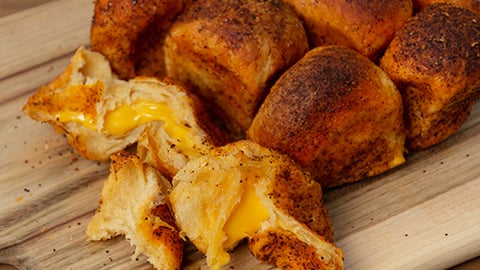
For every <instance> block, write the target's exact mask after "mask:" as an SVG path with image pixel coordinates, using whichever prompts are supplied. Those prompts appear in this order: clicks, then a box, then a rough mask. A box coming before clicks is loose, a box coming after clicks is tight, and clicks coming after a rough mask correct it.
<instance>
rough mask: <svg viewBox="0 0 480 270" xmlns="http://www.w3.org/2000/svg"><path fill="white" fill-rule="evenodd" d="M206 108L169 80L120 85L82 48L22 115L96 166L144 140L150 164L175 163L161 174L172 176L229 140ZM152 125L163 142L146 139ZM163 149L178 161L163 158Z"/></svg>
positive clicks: (103, 63)
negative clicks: (64, 140)
mask: <svg viewBox="0 0 480 270" xmlns="http://www.w3.org/2000/svg"><path fill="white" fill-rule="evenodd" d="M202 106H203V105H202V104H201V103H200V100H199V99H198V98H196V97H195V96H193V95H192V94H190V93H187V91H186V90H185V89H184V88H183V87H182V86H181V85H180V84H178V83H175V82H173V81H171V80H163V81H160V80H157V79H154V78H148V77H137V78H134V79H132V80H130V81H124V80H119V79H117V78H116V76H115V74H114V73H112V71H111V69H110V66H109V63H108V61H107V60H106V59H105V58H104V57H103V56H102V55H101V54H99V53H96V52H92V51H89V50H86V49H84V48H79V49H78V50H77V52H76V53H75V55H74V56H73V57H72V60H71V63H70V65H69V66H68V67H67V68H66V69H65V71H64V72H63V73H62V74H61V75H60V76H59V77H58V78H56V79H55V80H54V81H53V82H51V83H50V84H48V85H47V86H44V87H42V88H41V89H40V90H39V91H37V92H36V93H35V94H34V95H33V96H32V97H30V99H29V100H28V102H27V104H26V105H25V106H24V108H23V110H24V111H25V112H26V113H27V114H28V115H29V116H30V117H31V118H33V119H34V120H37V121H41V122H47V123H50V124H51V125H53V126H54V127H55V128H57V129H58V130H60V131H62V132H64V133H65V134H66V135H67V137H68V140H69V141H70V144H71V145H72V146H73V147H74V148H75V149H76V150H77V151H78V152H79V153H80V154H81V155H82V156H84V157H85V158H88V159H92V160H108V158H109V157H110V155H111V154H112V153H114V152H117V151H119V150H122V149H125V148H126V147H127V146H129V145H131V144H133V143H135V142H137V141H138V140H139V139H140V138H141V137H142V138H143V139H142V140H143V142H142V143H141V147H142V148H148V149H149V150H151V151H153V153H152V154H153V155H155V156H154V157H152V158H154V159H155V161H156V162H155V163H152V164H153V165H158V164H159V163H161V162H171V164H163V166H162V168H161V169H163V170H162V173H166V174H167V175H173V174H175V173H176V170H177V169H178V168H180V167H181V166H182V165H183V163H185V160H187V159H189V158H190V157H191V156H197V155H199V154H201V153H202V152H204V151H206V150H207V149H210V148H212V147H213V146H215V145H216V144H221V143H223V142H224V140H225V136H224V135H223V134H222V132H221V130H220V129H219V128H218V127H216V126H215V125H214V124H212V122H211V121H210V118H209V116H208V114H207V112H206V111H205V110H204V109H203V107H202ZM153 123H155V124H153ZM149 125H155V127H152V128H150V129H149V130H152V129H155V130H158V129H162V132H156V135H157V136H159V137H156V138H154V139H151V137H149V134H151V132H150V131H148V134H146V135H144V136H142V134H143V133H144V132H146V131H145V130H146V129H147V127H148V126H149ZM147 139H151V140H149V141H147ZM173 145H175V147H173ZM165 148H169V149H170V150H169V151H170V152H171V153H172V152H174V153H176V155H174V156H172V155H169V156H161V155H164V154H165V151H162V150H160V149H165ZM166 168H167V169H168V170H165V169H166Z"/></svg>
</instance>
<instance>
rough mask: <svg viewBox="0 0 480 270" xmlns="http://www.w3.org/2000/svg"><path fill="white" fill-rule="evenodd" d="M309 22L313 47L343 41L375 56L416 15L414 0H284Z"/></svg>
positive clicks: (344, 44)
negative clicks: (414, 12) (413, 14)
mask: <svg viewBox="0 0 480 270" xmlns="http://www.w3.org/2000/svg"><path fill="white" fill-rule="evenodd" d="M284 1H285V2H286V3H288V4H290V5H291V6H292V7H293V8H294V10H295V11H296V12H297V14H298V16H299V17H301V18H302V19H303V21H304V22H305V28H306V30H307V34H308V37H309V40H310V44H311V47H317V46H323V45H342V46H346V47H349V48H352V49H355V50H356V51H358V52H359V53H361V54H362V55H364V56H367V57H368V58H370V59H372V60H375V59H377V58H378V57H379V56H380V54H381V53H382V52H383V50H384V49H385V47H386V46H387V44H388V43H389V42H390V40H391V39H392V37H393V34H394V33H395V32H396V31H397V30H398V29H399V28H400V27H401V26H402V25H403V24H404V23H405V21H406V20H407V19H408V18H410V17H411V16H412V12H413V8H412V1H411V0H390V1H383V0H382V1H380V0H354V1H351V0H350V1H347V0H284Z"/></svg>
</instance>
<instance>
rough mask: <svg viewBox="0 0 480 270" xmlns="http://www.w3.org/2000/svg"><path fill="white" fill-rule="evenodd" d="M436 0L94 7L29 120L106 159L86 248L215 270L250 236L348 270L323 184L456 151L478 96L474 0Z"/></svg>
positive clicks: (285, 261) (296, 264)
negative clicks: (80, 44) (429, 153)
mask: <svg viewBox="0 0 480 270" xmlns="http://www.w3.org/2000/svg"><path fill="white" fill-rule="evenodd" d="M432 2H436V1H420V0H416V1H411V0H392V1H379V0H374V1H365V0H354V1H346V0H342V1H332V0H320V1H318V0H315V1H314V0H309V1H304V0H301V1H300V0H284V1H281V0H265V1H258V0H220V1H218V0H182V1H173V0H168V1H165V0H162V1H161V0H155V1H147V0H137V1H129V0H114V1H112V0H96V1H95V2H94V3H95V10H94V17H93V20H92V27H91V50H89V49H86V48H79V49H78V50H77V52H76V54H75V55H74V56H73V58H72V61H71V63H70V65H69V66H68V67H67V68H66V69H65V71H64V73H62V74H61V75H60V76H59V77H58V78H56V79H55V80H54V81H53V82H51V83H50V84H49V85H47V86H44V87H42V88H41V89H40V90H39V91H38V92H37V93H35V94H34V95H33V96H32V97H30V99H29V101H28V102H27V104H26V105H25V106H24V111H25V112H26V113H27V114H28V115H29V116H30V117H32V118H33V119H35V120H37V121H41V122H48V123H50V124H52V125H53V126H54V127H55V128H56V129H57V130H60V131H61V132H64V133H65V134H66V135H67V138H68V139H69V141H70V143H71V144H72V146H73V147H74V148H75V149H76V150H77V151H78V152H79V153H80V154H81V155H83V156H84V157H85V158H88V159H92V160H108V159H110V160H111V162H112V163H111V164H112V165H111V168H110V176H109V178H108V179H107V181H106V182H105V185H104V188H103V190H102V195H101V205H100V207H99V209H98V211H97V212H96V213H95V216H94V217H93V219H92V221H91V222H90V224H89V228H88V232H87V233H88V236H89V238H90V239H91V240H102V239H108V238H111V237H113V236H116V235H119V234H123V235H126V236H127V238H129V239H130V240H131V242H132V244H134V245H135V246H136V247H137V252H140V253H143V254H146V255H147V257H148V258H149V260H150V261H151V262H152V263H153V264H154V266H155V267H156V268H157V269H179V268H180V267H181V264H182V252H183V245H184V240H185V239H188V240H189V241H191V242H192V243H193V244H194V245H195V246H196V247H197V248H198V250H200V251H201V252H203V253H205V254H206V261H207V264H208V265H209V266H210V267H212V268H214V269H219V268H220V267H221V266H223V265H225V264H226V263H227V262H228V261H229V252H228V251H230V250H231V249H233V248H234V247H235V246H236V245H237V244H238V243H239V242H240V241H242V239H244V238H247V243H248V247H249V249H250V251H251V252H252V254H253V255H254V256H255V257H256V258H258V259H259V260H262V261H265V262H267V263H271V264H273V265H275V266H277V267H280V268H284V269H305V268H311V269H343V253H342V251H341V249H340V248H338V247H337V246H335V244H334V242H333V240H334V237H333V228H332V224H331V223H330V220H329V216H328V212H327V209H326V208H325V206H324V204H323V202H322V187H334V186H339V185H342V184H346V183H351V182H354V181H358V180H360V179H364V178H366V177H370V176H374V175H378V174H381V173H383V172H385V171H387V170H389V169H391V168H394V167H396V166H398V165H400V164H402V163H403V162H404V161H405V154H406V153H407V152H408V151H418V150H421V149H425V148H428V147H430V146H432V145H435V144H437V143H439V142H441V141H443V140H445V139H446V138H448V137H449V136H450V135H452V134H453V133H454V132H455V131H456V130H458V128H459V127H460V126H461V125H462V124H463V123H464V121H465V120H466V118H467V117H468V115H469V113H470V110H471V107H472V105H473V104H474V103H475V102H476V100H477V99H478V98H479V97H480V17H479V15H480V7H479V2H478V1H474V0H466V1H455V0H452V1H447V2H450V3H432ZM442 2H445V1H442ZM133 144H136V146H137V148H136V150H134V151H133V152H135V153H130V152H126V151H124V150H125V149H126V148H127V147H128V146H130V145H133Z"/></svg>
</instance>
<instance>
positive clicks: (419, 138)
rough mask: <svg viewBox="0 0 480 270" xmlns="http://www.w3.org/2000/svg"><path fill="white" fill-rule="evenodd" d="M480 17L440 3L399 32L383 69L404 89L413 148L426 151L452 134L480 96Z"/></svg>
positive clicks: (408, 137)
mask: <svg viewBox="0 0 480 270" xmlns="http://www.w3.org/2000/svg"><path fill="white" fill-rule="evenodd" d="M479 29H480V17H479V16H476V15H475V14H474V13H472V12H470V11H468V10H466V9H463V8H459V7H455V6H453V5H448V4H434V5H430V6H428V7H427V8H426V9H425V10H423V11H422V12H420V13H418V14H417V15H416V16H415V17H413V18H412V19H411V20H410V21H408V22H407V23H406V24H405V26H404V27H403V28H402V29H401V30H399V31H398V32H397V34H396V35H395V38H394V39H393V40H392V43H391V44H390V45H389V47H388V48H387V50H386V51H385V55H384V56H383V57H382V59H381V63H380V65H381V67H382V68H383V69H384V70H385V71H386V72H387V73H388V74H389V76H390V78H392V80H393V81H394V82H395V83H396V84H397V86H398V88H399V89H400V91H401V92H402V96H403V100H404V104H405V126H406V129H407V147H408V148H410V149H413V150H419V149H424V148H427V147H430V146H432V145H434V144H437V143H439V142H441V141H443V140H445V139H446V138H448V137H449V136H450V135H452V134H453V133H454V132H455V131H457V130H458V128H459V127H460V126H461V125H462V124H463V123H464V122H465V120H466V119H467V117H468V116H469V114H470V109H471V107H472V105H473V104H474V103H475V101H476V100H477V99H478V98H479V97H480V68H479V67H480V35H479Z"/></svg>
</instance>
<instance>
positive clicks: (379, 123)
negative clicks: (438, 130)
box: [247, 46, 405, 187]
mask: <svg viewBox="0 0 480 270" xmlns="http://www.w3.org/2000/svg"><path fill="white" fill-rule="evenodd" d="M402 110H403V107H402V100H401V96H400V93H399V92H398V90H397V89H396V87H395V85H394V84H393V82H392V81H391V80H390V79H389V78H388V77H387V75H386V74H385V73H384V72H383V71H382V70H380V68H378V67H377V66H375V65H374V64H373V63H372V62H370V61H369V60H368V59H367V58H366V57H363V56H361V55H360V54H358V53H356V52H355V51H353V50H351V49H348V48H344V47H340V46H327V47H318V48H316V49H313V50H311V51H310V52H308V53H307V54H306V55H305V57H304V58H302V59H301V60H300V61H299V62H297V63H296V64H295V65H294V66H293V67H292V68H290V69H289V70H287V71H286V72H285V73H284V74H283V75H282V77H280V79H279V80H278V81H277V82H276V83H275V85H274V86H273V87H272V89H271V92H270V94H269V95H268V96H267V98H266V99H265V101H264V103H263V104H262V106H261V107H260V110H259V112H258V113H257V115H256V116H255V119H254V121H253V123H252V125H251V127H250V128H249V130H248V131H247V136H248V138H249V139H252V140H254V141H256V142H258V143H260V144H261V145H263V146H266V147H270V148H272V149H277V150H278V151H280V152H282V153H285V154H288V155H290V156H291V157H292V158H293V159H294V160H295V161H297V162H298V163H299V164H300V165H302V166H304V167H305V168H307V169H308V170H309V171H310V172H311V173H312V176H313V177H314V178H315V179H316V180H317V181H319V182H320V183H321V184H322V186H325V187H328V186H335V185H340V184H344V183H348V182H352V181H356V180H359V179H362V178H365V177H367V176H372V175H376V174H379V173H381V172H384V171H386V170H387V169H390V168H392V167H395V166H397V165H399V164H401V163H403V162H404V158H403V152H404V147H403V144H404V138H405V135H404V130H403V120H402Z"/></svg>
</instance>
